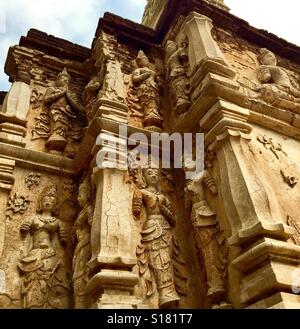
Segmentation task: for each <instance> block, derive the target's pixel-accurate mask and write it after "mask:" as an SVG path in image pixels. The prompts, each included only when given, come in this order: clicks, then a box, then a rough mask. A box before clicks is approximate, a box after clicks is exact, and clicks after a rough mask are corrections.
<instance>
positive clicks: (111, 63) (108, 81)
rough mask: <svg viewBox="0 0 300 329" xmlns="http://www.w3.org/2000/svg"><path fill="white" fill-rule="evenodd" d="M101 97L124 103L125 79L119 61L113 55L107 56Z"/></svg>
mask: <svg viewBox="0 0 300 329" xmlns="http://www.w3.org/2000/svg"><path fill="white" fill-rule="evenodd" d="M100 97H101V98H106V99H109V100H113V101H116V102H121V103H123V102H124V78H123V73H122V69H121V65H120V63H119V61H117V60H116V58H115V56H113V55H112V54H107V60H106V72H105V75H104V83H103V88H102V90H101V91H100Z"/></svg>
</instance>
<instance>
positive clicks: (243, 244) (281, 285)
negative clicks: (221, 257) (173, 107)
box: [200, 101, 300, 307]
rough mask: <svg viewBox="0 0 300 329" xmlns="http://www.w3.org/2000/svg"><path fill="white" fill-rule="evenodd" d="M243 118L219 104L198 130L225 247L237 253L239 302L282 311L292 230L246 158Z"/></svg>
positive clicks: (296, 256) (292, 258)
mask: <svg viewBox="0 0 300 329" xmlns="http://www.w3.org/2000/svg"><path fill="white" fill-rule="evenodd" d="M248 116H249V111H248V110H246V109H243V108H240V107H238V106H236V105H234V104H230V103H227V102H224V101H219V102H217V104H215V106H213V107H212V108H211V109H210V110H209V111H208V112H207V113H206V115H205V116H204V117H203V118H202V120H201V121H200V126H201V127H202V128H204V129H205V131H206V144H207V146H208V147H209V150H211V151H214V152H216V154H217V160H218V163H219V168H220V169H219V174H220V186H221V188H220V195H221V200H222V207H223V211H224V214H225V220H226V222H227V225H228V226H229V230H230V231H231V237H230V238H229V243H230V244H231V245H232V246H238V247H239V250H240V252H239V254H238V255H237V257H235V259H233V261H232V263H231V266H232V267H233V268H235V269H237V270H238V271H239V274H240V277H241V282H240V283H241V287H240V289H241V294H240V302H241V304H243V305H245V306H249V305H252V307H253V304H254V305H256V304H255V303H257V302H259V303H260V305H262V304H261V303H265V307H272V306H274V305H276V304H279V303H280V302H281V303H283V304H282V305H283V306H284V307H288V305H289V301H290V300H293V298H294V296H293V295H291V294H280V292H286V291H288V290H289V291H290V292H291V287H292V271H293V270H295V269H297V264H299V262H300V248H299V247H298V246H294V245H291V244H289V243H287V240H288V239H289V237H290V236H291V235H292V234H293V229H292V228H290V227H289V226H287V225H285V224H284V222H283V217H282V215H281V213H280V209H279V206H278V203H277V199H276V196H275V195H274V193H273V191H272V190H271V188H270V187H269V185H268V182H267V181H266V180H265V179H264V177H263V176H262V175H261V174H260V172H259V168H257V167H256V166H255V163H254V162H253V160H252V158H251V156H249V154H248V156H247V153H246V150H247V147H248V146H247V143H248V142H249V141H250V140H251V130H252V129H251V126H250V125H249V124H248V123H247V120H248ZM276 292H278V294H280V295H279V296H278V294H276ZM266 296H267V297H268V300H266V301H265V300H264V298H265V297H266Z"/></svg>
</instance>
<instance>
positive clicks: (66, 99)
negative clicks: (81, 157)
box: [32, 68, 86, 157]
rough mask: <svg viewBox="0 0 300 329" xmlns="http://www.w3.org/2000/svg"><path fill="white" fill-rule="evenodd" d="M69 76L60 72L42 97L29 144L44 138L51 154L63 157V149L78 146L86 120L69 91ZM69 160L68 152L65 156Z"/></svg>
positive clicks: (70, 152) (80, 107)
mask: <svg viewBox="0 0 300 329" xmlns="http://www.w3.org/2000/svg"><path fill="white" fill-rule="evenodd" d="M70 79H71V76H70V75H69V73H68V72H67V69H66V68H64V70H63V71H62V72H60V73H59V74H58V75H57V79H56V82H55V87H49V88H48V89H47V90H46V93H45V95H44V108H43V110H42V112H41V114H40V116H39V117H38V118H37V119H36V121H37V122H36V126H35V129H34V130H33V131H32V140H36V139H40V138H45V139H47V141H46V147H47V149H48V151H49V152H51V153H56V154H57V153H63V152H64V151H65V150H66V147H67V145H70V144H72V143H78V142H79V141H80V139H81V137H82V129H83V127H84V126H85V125H86V118H85V113H84V110H83V108H82V106H81V104H80V103H79V102H78V101H77V97H76V95H75V93H74V92H72V90H71V89H70V88H69V83H70ZM67 155H68V156H69V157H73V156H74V154H73V153H72V151H69V152H68V153H67Z"/></svg>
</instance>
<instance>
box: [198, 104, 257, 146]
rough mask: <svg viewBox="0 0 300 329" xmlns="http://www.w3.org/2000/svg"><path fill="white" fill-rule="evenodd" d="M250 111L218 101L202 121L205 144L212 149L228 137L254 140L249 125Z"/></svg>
mask: <svg viewBox="0 0 300 329" xmlns="http://www.w3.org/2000/svg"><path fill="white" fill-rule="evenodd" d="M249 115H250V111H249V110H247V109H245V108H242V107H240V106H237V105H235V104H232V103H229V102H226V101H222V100H220V101H218V102H217V103H216V104H215V105H214V106H213V107H211V108H210V109H209V111H208V112H207V113H206V114H205V115H204V117H203V118H202V119H201V120H200V127H201V128H203V129H204V131H205V133H206V135H205V143H206V145H207V146H210V149H211V150H212V149H214V148H217V147H219V145H220V144H221V143H222V142H223V141H224V140H225V139H226V138H228V137H234V138H243V139H245V140H248V141H250V140H251V139H252V137H251V132H252V126H251V125H250V124H249V123H248V118H249Z"/></svg>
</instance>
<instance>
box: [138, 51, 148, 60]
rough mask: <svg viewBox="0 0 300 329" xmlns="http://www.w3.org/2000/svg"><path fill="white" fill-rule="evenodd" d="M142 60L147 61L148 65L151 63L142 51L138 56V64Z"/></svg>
mask: <svg viewBox="0 0 300 329" xmlns="http://www.w3.org/2000/svg"><path fill="white" fill-rule="evenodd" d="M141 60H145V61H147V63H149V58H148V57H147V56H146V54H145V53H144V52H143V51H142V50H140V51H139V52H138V55H137V58H136V62H137V63H138V62H140V61H141Z"/></svg>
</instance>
